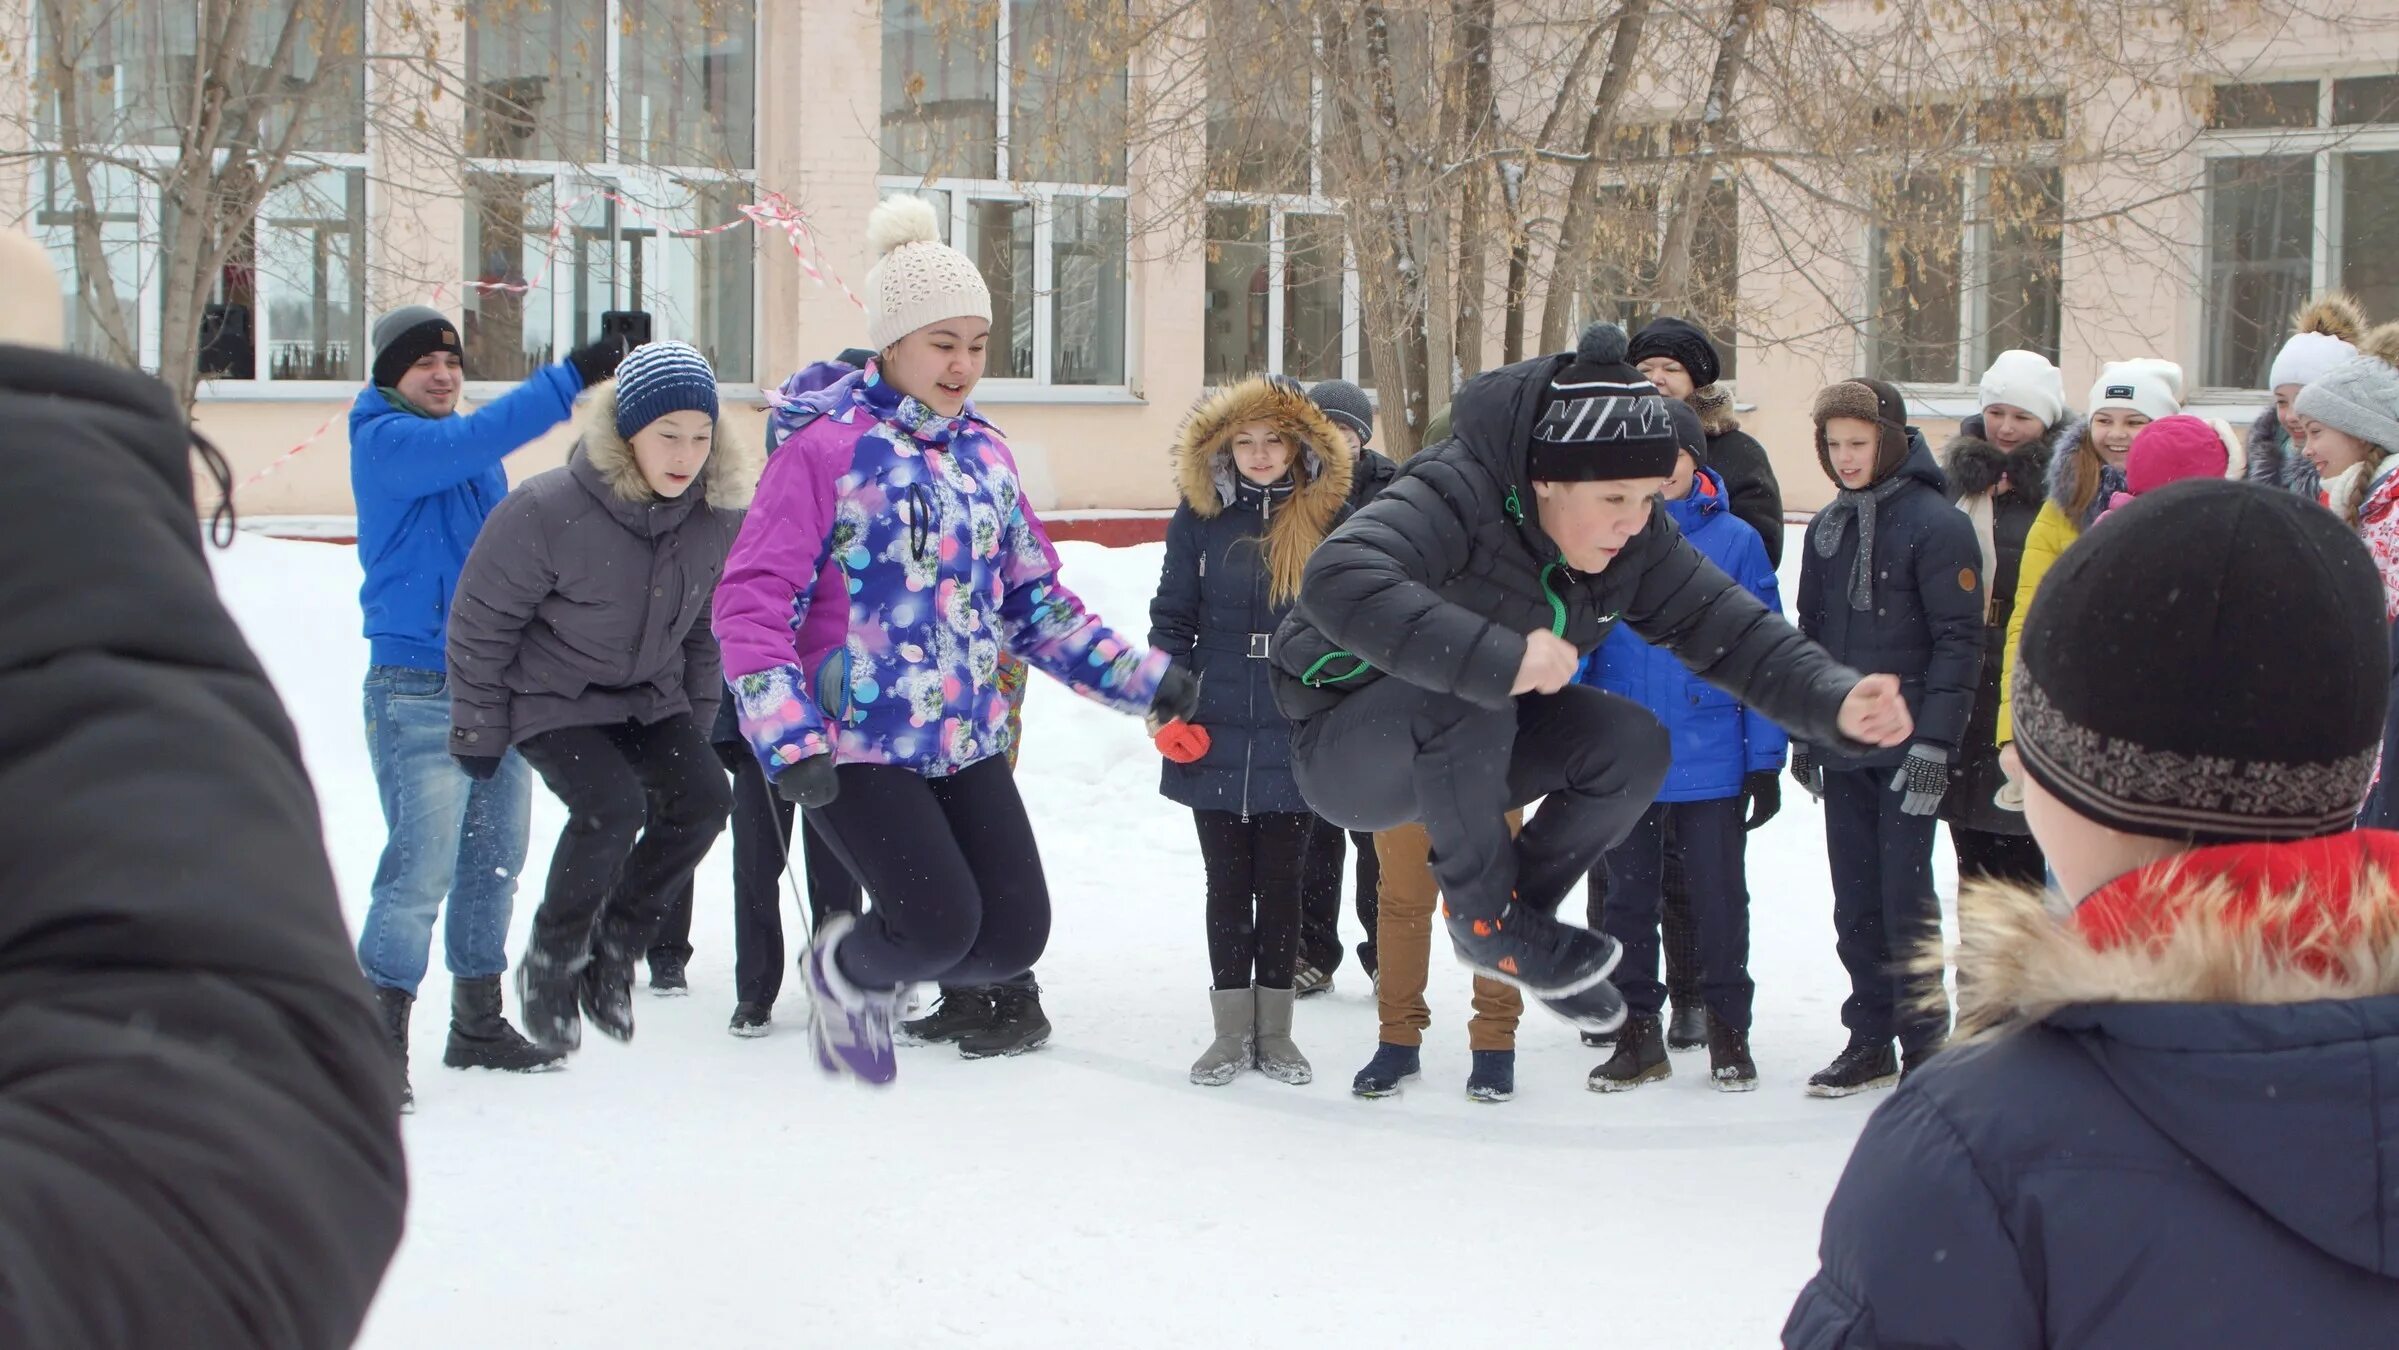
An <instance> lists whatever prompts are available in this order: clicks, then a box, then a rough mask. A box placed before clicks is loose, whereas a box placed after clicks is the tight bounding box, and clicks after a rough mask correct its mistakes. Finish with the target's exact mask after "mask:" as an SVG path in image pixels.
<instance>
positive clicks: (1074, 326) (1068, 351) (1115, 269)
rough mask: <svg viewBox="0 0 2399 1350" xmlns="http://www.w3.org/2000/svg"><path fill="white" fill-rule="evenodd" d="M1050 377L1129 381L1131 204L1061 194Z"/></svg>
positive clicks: (1053, 243) (1054, 238)
mask: <svg viewBox="0 0 2399 1350" xmlns="http://www.w3.org/2000/svg"><path fill="white" fill-rule="evenodd" d="M1050 382H1051V383H1053V384H1123V383H1124V382H1125V204H1124V200H1123V199H1122V198H1118V197H1060V198H1058V199H1057V202H1056V214H1055V216H1054V217H1053V219H1052V222H1051V225H1050Z"/></svg>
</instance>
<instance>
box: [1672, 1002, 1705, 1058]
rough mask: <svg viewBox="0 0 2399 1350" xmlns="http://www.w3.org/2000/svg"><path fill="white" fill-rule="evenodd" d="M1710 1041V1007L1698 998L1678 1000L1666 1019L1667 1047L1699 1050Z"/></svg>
mask: <svg viewBox="0 0 2399 1350" xmlns="http://www.w3.org/2000/svg"><path fill="white" fill-rule="evenodd" d="M1707 1043H1708V1009H1707V1005H1706V1004H1704V1003H1702V1002H1700V1001H1699V1000H1698V999H1688V1000H1677V1001H1676V1002H1675V1004H1674V1010H1673V1015H1672V1016H1670V1017H1668V1018H1667V1019H1666V1048H1667V1049H1669V1050H1697V1049H1698V1048H1699V1047H1701V1046H1703V1045H1706V1044H1707Z"/></svg>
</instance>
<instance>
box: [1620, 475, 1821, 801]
mask: <svg viewBox="0 0 2399 1350" xmlns="http://www.w3.org/2000/svg"><path fill="white" fill-rule="evenodd" d="M1729 503H1730V498H1729V497H1728V495H1727V493H1726V491H1725V487H1724V479H1723V478H1722V477H1721V476H1719V475H1718V474H1717V472H1716V471H1715V470H1714V469H1701V470H1700V471H1699V473H1698V475H1697V476H1696V477H1694V478H1693V479H1692V480H1691V492H1690V495H1689V496H1686V497H1684V498H1683V499H1681V500H1680V501H1671V502H1667V503H1666V504H1665V509H1666V514H1667V515H1669V516H1671V517H1673V519H1674V523H1675V525H1676V526H1678V527H1680V528H1681V530H1682V532H1683V537H1684V538H1685V539H1688V540H1690V541H1691V547H1693V548H1695V549H1698V550H1699V552H1700V555H1701V556H1702V557H1705V558H1706V559H1707V560H1708V561H1709V562H1712V563H1714V564H1716V565H1717V566H1718V567H1721V568H1723V569H1724V571H1725V572H1726V574H1728V575H1729V576H1731V577H1732V579H1733V580H1735V581H1737V582H1739V583H1741V585H1742V586H1743V587H1744V588H1745V589H1747V590H1748V591H1749V593H1750V594H1751V595H1754V596H1756V597H1757V598H1758V602H1759V603H1760V604H1762V605H1764V606H1766V608H1768V609H1770V610H1773V611H1774V612H1775V613H1777V614H1780V613H1782V610H1783V601H1782V591H1781V588H1780V587H1779V586H1778V585H1777V584H1776V582H1775V579H1774V566H1773V564H1771V563H1769V562H1767V560H1766V543H1765V541H1764V540H1762V539H1760V538H1759V537H1758V532H1757V530H1756V528H1755V527H1753V526H1751V525H1750V524H1749V523H1748V522H1747V521H1745V520H1743V519H1741V518H1740V517H1739V516H1736V515H1734V514H1733V513H1732V510H1731V509H1730V504H1729ZM1578 679H1579V682H1580V683H1583V684H1587V685H1591V686H1594V687H1596V688H1599V689H1605V690H1607V691H1608V692H1609V693H1611V694H1617V695H1620V696H1622V697H1624V698H1628V699H1631V700H1632V701H1633V702H1635V703H1638V704H1640V705H1641V706H1642V707H1644V708H1647V709H1649V710H1650V712H1651V713H1653V714H1655V715H1656V717H1657V719H1658V721H1659V723H1661V724H1662V725H1663V726H1664V727H1665V728H1666V735H1667V737H1668V738H1669V740H1670V741H1671V743H1672V744H1673V747H1674V763H1673V764H1672V765H1671V766H1669V767H1668V768H1667V770H1666V785H1665V787H1663V788H1661V789H1659V791H1658V797H1657V799H1658V800H1659V801H1662V802H1706V801H1716V800H1719V799H1721V798H1725V797H1738V796H1740V795H1741V776H1742V775H1743V774H1747V773H1760V772H1765V773H1772V772H1776V771H1778V770H1780V769H1781V768H1782V767H1783V755H1784V752H1785V751H1786V750H1787V749H1788V748H1789V746H1790V737H1788V736H1786V735H1784V734H1783V729H1782V728H1781V727H1778V726H1776V725H1775V724H1774V723H1772V722H1769V721H1767V720H1766V719H1765V718H1764V717H1761V716H1759V715H1758V714H1757V713H1756V712H1754V711H1752V710H1751V709H1749V708H1747V707H1745V706H1743V705H1742V704H1741V702H1740V701H1739V700H1737V699H1735V698H1734V697H1733V696H1732V695H1730V694H1728V693H1725V692H1724V691H1723V690H1721V689H1718V688H1717V687H1716V686H1714V685H1712V684H1710V683H1708V682H1707V681H1706V680H1703V679H1701V678H1699V677H1698V676H1697V675H1694V674H1692V673H1691V668H1690V667H1689V666H1686V665H1684V664H1683V663H1682V660H1681V658H1679V657H1677V656H1676V655H1675V654H1674V653H1672V652H1669V651H1665V650H1663V649H1661V648H1658V647H1653V646H1651V645H1650V644H1648V643H1646V642H1643V641H1642V640H1641V639H1640V638H1638V637H1635V636H1634V635H1633V630H1632V629H1630V628H1627V627H1623V626H1619V627H1618V628H1617V629H1616V631H1615V632H1613V633H1611V634H1609V635H1608V639H1607V640H1606V641H1605V642H1602V643H1600V644H1599V649H1598V650H1597V651H1594V652H1592V653H1591V655H1590V657H1589V658H1587V659H1586V660H1585V661H1584V662H1583V670H1582V674H1581V675H1580V676H1579V677H1578Z"/></svg>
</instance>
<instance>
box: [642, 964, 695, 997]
mask: <svg viewBox="0 0 2399 1350" xmlns="http://www.w3.org/2000/svg"><path fill="white" fill-rule="evenodd" d="M650 992H651V993H653V994H655V995H657V996H658V997H660V998H681V997H683V996H684V995H686V994H688V993H690V992H691V980H690V978H689V977H688V976H686V975H685V974H684V972H683V962H682V961H681V960H680V959H678V958H675V957H671V956H654V957H651V958H650Z"/></svg>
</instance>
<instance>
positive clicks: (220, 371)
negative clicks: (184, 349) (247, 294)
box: [200, 305, 258, 380]
mask: <svg viewBox="0 0 2399 1350" xmlns="http://www.w3.org/2000/svg"><path fill="white" fill-rule="evenodd" d="M200 375H201V378H203V379H211V380H254V379H257V378H258V347H257V344H255V343H253V342H251V341H250V307H249V306H248V305H210V306H209V307H207V308H206V309H204V310H201V311H200Z"/></svg>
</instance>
